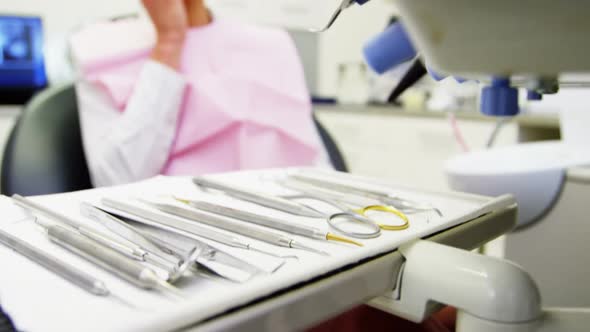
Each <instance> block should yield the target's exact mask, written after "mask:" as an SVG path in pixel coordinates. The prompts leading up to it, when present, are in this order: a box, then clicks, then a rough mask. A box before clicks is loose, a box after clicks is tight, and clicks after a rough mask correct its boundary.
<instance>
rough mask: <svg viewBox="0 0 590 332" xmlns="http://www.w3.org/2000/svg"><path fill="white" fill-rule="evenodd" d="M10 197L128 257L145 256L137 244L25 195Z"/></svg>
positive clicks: (24, 206) (25, 206)
mask: <svg viewBox="0 0 590 332" xmlns="http://www.w3.org/2000/svg"><path fill="white" fill-rule="evenodd" d="M12 199H13V201H14V202H15V203H16V204H17V205H19V206H20V207H22V208H24V209H27V210H30V211H34V212H36V213H39V214H41V215H44V216H46V217H48V218H50V219H52V220H54V221H57V222H59V223H60V224H62V225H66V226H68V227H71V228H73V229H74V230H76V231H78V232H79V233H80V234H82V235H84V236H86V237H88V238H91V239H92V240H94V241H96V242H98V243H100V244H102V245H104V246H107V247H109V248H111V249H114V250H116V251H118V252H119V253H121V254H123V255H126V256H128V257H130V258H133V259H136V260H143V257H144V256H145V251H144V250H142V249H141V248H140V247H138V246H135V245H132V244H130V243H124V242H122V241H120V240H118V239H115V238H113V237H112V236H110V235H108V234H105V233H103V232H100V231H98V230H96V229H93V228H90V227H87V226H85V225H83V224H82V223H80V222H78V221H76V220H73V219H71V218H69V217H67V216H64V215H62V214H59V213H57V212H55V211H52V210H50V209H48V208H46V207H44V206H42V205H40V204H37V203H36V202H33V201H32V200H30V199H28V198H25V197H22V196H20V195H16V194H15V195H12Z"/></svg>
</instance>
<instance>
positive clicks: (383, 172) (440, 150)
mask: <svg viewBox="0 0 590 332" xmlns="http://www.w3.org/2000/svg"><path fill="white" fill-rule="evenodd" d="M317 111H318V118H319V120H320V121H321V122H322V123H323V124H324V126H325V127H326V128H327V129H328V131H329V132H330V133H331V135H332V136H333V137H334V139H335V140H336V142H337V144H338V145H339V147H340V149H341V151H342V153H343V154H344V158H345V159H346V162H347V163H348V167H349V169H350V171H352V172H354V173H359V174H365V175H371V176H377V177H383V178H387V179H392V180H393V181H396V182H397V183H400V184H408V185H411V186H412V187H418V188H426V189H434V190H442V189H447V188H448V186H447V181H446V177H445V174H444V169H443V167H444V163H445V161H446V160H447V159H449V158H450V157H452V156H455V155H456V154H458V153H462V151H461V149H460V147H459V146H458V144H457V143H456V140H455V138H454V136H453V130H452V127H451V125H450V123H449V120H448V118H446V117H445V116H444V115H438V116H420V115H416V114H414V115H412V113H411V112H410V113H409V114H408V115H404V112H403V111H400V110H396V109H388V108H382V109H381V110H378V111H376V110H374V109H370V108H365V109H364V108H363V107H360V106H359V107H358V109H357V110H355V111H349V110H340V109H338V107H334V108H332V107H330V108H329V109H326V108H324V109H322V108H318V109H317ZM457 122H458V126H459V128H460V129H461V132H462V134H463V135H464V137H465V141H466V142H467V144H468V145H469V146H470V148H472V149H481V148H483V147H484V146H485V144H486V141H487V139H488V138H489V136H490V134H491V133H492V131H493V128H494V125H495V123H494V122H493V121H489V120H462V119H459V120H457ZM517 140H518V127H517V124H514V123H510V124H507V125H504V127H503V128H502V130H501V132H500V134H499V135H498V138H497V140H496V143H497V145H507V144H515V143H516V142H517Z"/></svg>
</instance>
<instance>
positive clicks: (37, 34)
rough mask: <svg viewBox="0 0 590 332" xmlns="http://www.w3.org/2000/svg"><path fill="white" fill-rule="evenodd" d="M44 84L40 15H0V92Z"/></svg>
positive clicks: (45, 81)
mask: <svg viewBox="0 0 590 332" xmlns="http://www.w3.org/2000/svg"><path fill="white" fill-rule="evenodd" d="M46 85H47V76H46V74H45V64H44V59H43V26H42V22H41V19H40V18H39V17H21V16H5V15H0V93H2V92H1V91H2V90H6V89H8V90H21V91H22V90H26V89H28V90H31V91H37V90H39V89H41V88H43V87H45V86H46Z"/></svg>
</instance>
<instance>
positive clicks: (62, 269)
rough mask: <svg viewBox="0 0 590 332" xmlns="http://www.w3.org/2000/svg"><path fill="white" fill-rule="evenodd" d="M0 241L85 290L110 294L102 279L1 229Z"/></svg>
mask: <svg viewBox="0 0 590 332" xmlns="http://www.w3.org/2000/svg"><path fill="white" fill-rule="evenodd" d="M0 242H1V243H3V244H4V245H6V246H8V247H9V248H11V249H13V250H14V251H16V252H17V253H19V254H21V255H23V256H25V257H27V258H28V259H30V260H31V261H33V262H35V263H37V264H39V265H41V266H43V267H45V268H46V269H48V270H49V271H51V272H53V273H55V274H57V275H58V276H60V277H62V278H64V279H66V280H68V281H70V282H71V283H73V284H74V285H76V286H78V287H80V288H82V289H84V290H85V291H87V292H90V293H92V294H94V295H99V296H108V295H109V294H110V292H109V290H108V288H107V287H106V285H105V284H104V283H103V282H102V281H100V280H98V279H96V278H94V277H93V276H91V275H90V274H88V273H86V272H84V271H82V270H80V269H78V268H76V267H74V266H73V265H70V264H68V263H65V262H63V261H61V260H59V259H57V258H56V257H53V256H50V255H49V254H46V253H44V252H43V251H41V250H39V249H37V248H35V247H33V246H31V245H29V244H28V243H26V242H24V241H21V240H19V239H17V238H15V237H14V236H12V235H10V234H8V233H6V232H4V231H1V230H0Z"/></svg>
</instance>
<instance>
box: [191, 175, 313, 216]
mask: <svg viewBox="0 0 590 332" xmlns="http://www.w3.org/2000/svg"><path fill="white" fill-rule="evenodd" d="M193 183H194V184H195V185H196V186H197V187H201V188H206V189H214V190H219V191H222V192H223V193H225V194H226V195H228V196H231V197H235V198H238V199H241V200H244V201H248V202H251V203H254V204H258V205H262V206H265V207H268V208H271V209H275V210H280V211H283V212H287V213H291V214H295V215H298V216H302V217H310V218H322V217H323V215H322V214H321V213H319V212H318V211H315V210H312V209H310V208H308V207H305V206H303V205H301V204H297V203H293V202H291V201H289V200H287V199H284V198H280V197H275V196H272V195H267V194H263V193H259V192H254V191H251V190H248V189H245V188H240V187H238V186H234V185H231V186H230V185H226V184H223V183H221V182H218V181H214V180H209V179H205V178H203V177H194V178H193Z"/></svg>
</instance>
